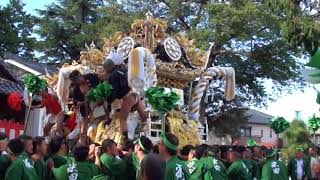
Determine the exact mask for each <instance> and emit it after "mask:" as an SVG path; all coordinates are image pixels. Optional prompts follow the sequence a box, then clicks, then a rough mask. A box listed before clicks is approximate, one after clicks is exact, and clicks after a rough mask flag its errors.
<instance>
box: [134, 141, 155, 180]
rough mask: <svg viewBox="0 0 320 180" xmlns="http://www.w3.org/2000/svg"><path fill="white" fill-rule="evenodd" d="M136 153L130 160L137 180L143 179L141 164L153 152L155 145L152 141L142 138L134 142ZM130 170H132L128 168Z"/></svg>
mask: <svg viewBox="0 0 320 180" xmlns="http://www.w3.org/2000/svg"><path fill="white" fill-rule="evenodd" d="M134 144H135V147H134V153H133V154H132V155H131V156H130V157H129V158H128V159H129V161H130V162H131V164H132V166H133V171H134V175H135V176H134V177H135V179H137V180H138V179H141V173H140V163H141V161H142V160H143V159H144V157H146V156H147V155H148V154H149V153H150V152H151V151H152V147H153V144H152V142H151V140H150V139H149V138H147V137H145V136H142V137H140V138H139V139H138V140H136V141H135V142H134ZM128 169H129V170H130V168H128Z"/></svg>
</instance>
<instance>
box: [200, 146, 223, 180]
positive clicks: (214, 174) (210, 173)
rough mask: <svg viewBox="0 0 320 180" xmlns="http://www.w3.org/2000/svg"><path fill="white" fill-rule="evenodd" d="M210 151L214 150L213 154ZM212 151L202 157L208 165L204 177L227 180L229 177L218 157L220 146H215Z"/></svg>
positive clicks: (205, 164)
mask: <svg viewBox="0 0 320 180" xmlns="http://www.w3.org/2000/svg"><path fill="white" fill-rule="evenodd" d="M210 151H212V154H210ZM210 151H208V152H209V153H207V154H204V156H203V157H202V158H201V159H200V160H201V162H202V163H203V164H204V166H205V167H206V169H205V172H204V179H205V180H207V179H208V180H209V179H214V180H225V179H226V178H227V172H226V168H225V167H224V165H223V163H222V162H221V161H220V160H219V158H218V157H219V148H218V147H216V146H215V147H213V148H212V150H210Z"/></svg>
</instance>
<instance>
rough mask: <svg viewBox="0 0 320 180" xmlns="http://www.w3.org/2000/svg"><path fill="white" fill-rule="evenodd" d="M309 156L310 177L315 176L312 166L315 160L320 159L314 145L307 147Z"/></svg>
mask: <svg viewBox="0 0 320 180" xmlns="http://www.w3.org/2000/svg"><path fill="white" fill-rule="evenodd" d="M309 156H310V168H311V177H312V178H316V173H315V172H314V171H313V166H314V164H315V163H316V162H317V161H319V160H320V158H319V156H318V154H317V148H315V147H312V148H309Z"/></svg>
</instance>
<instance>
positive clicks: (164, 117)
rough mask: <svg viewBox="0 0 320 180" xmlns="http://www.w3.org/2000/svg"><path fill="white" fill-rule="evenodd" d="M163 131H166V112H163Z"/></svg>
mask: <svg viewBox="0 0 320 180" xmlns="http://www.w3.org/2000/svg"><path fill="white" fill-rule="evenodd" d="M161 121H162V132H163V133H166V114H162V113H161Z"/></svg>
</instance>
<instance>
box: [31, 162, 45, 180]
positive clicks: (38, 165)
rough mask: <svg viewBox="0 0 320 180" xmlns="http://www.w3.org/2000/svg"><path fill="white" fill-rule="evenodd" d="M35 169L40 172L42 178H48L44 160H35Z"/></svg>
mask: <svg viewBox="0 0 320 180" xmlns="http://www.w3.org/2000/svg"><path fill="white" fill-rule="evenodd" d="M34 169H35V170H36V173H37V174H38V176H39V178H40V179H45V178H46V173H45V172H46V169H45V163H44V161H43V160H37V161H34Z"/></svg>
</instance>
